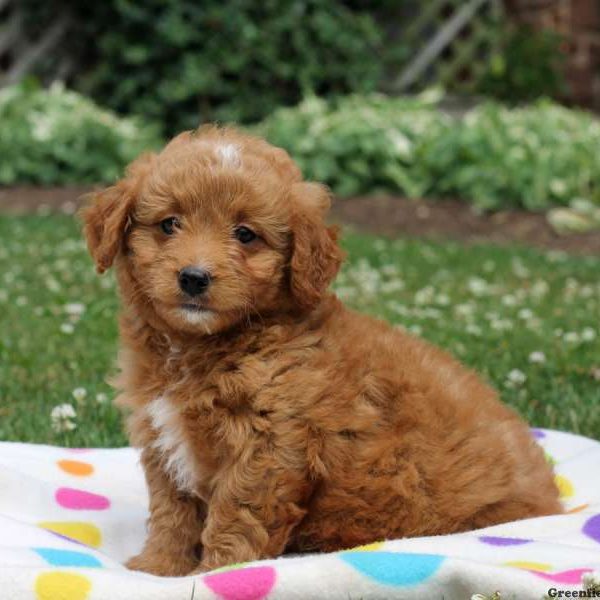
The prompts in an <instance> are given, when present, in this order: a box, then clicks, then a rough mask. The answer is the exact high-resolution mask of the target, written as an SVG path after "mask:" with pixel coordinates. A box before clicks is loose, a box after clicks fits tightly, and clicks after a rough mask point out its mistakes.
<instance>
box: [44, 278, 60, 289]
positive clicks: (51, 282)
mask: <svg viewBox="0 0 600 600" xmlns="http://www.w3.org/2000/svg"><path fill="white" fill-rule="evenodd" d="M44 283H45V284H46V288H48V291H50V292H58V291H59V290H60V283H58V281H56V279H54V277H48V278H47V279H46V281H45V282H44Z"/></svg>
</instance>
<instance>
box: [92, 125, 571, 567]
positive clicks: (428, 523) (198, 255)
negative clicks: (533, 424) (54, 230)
mask: <svg viewBox="0 0 600 600" xmlns="http://www.w3.org/2000/svg"><path fill="white" fill-rule="evenodd" d="M328 206H329V195H328V192H327V190H326V189H325V188H324V187H322V186H320V185H318V184H314V183H307V182H304V181H302V178H301V175H300V172H299V170H298V168H297V167H296V166H295V165H294V163H293V162H292V161H291V159H290V158H289V157H288V156H287V154H286V153H285V152H284V151H283V150H280V149H277V148H273V147H272V146H270V145H268V144H267V143H266V142H264V141H262V140H260V139H257V138H253V137H250V136H247V135H244V134H241V133H238V132H236V131H234V130H229V129H218V128H204V129H201V130H199V131H198V132H191V133H184V134H182V135H180V136H178V137H176V138H175V139H174V140H173V141H172V142H171V143H170V144H169V145H168V146H167V147H166V148H165V149H164V150H163V151H162V152H161V153H160V154H157V155H147V156H143V157H141V158H140V159H138V160H137V161H136V162H135V163H134V164H133V165H132V166H131V167H130V168H129V170H128V172H127V175H126V177H125V178H124V179H123V180H122V181H120V182H119V183H117V184H116V185H115V186H113V187H111V188H109V189H108V190H105V191H104V192H100V193H99V194H97V195H95V196H94V197H93V198H92V199H91V202H90V204H89V206H88V207H87V208H86V209H85V210H84V212H83V219H84V222H85V233H86V237H87V240H88V245H89V249H90V252H91V254H92V257H93V258H94V260H95V261H96V264H97V268H98V270H99V271H100V272H102V271H104V270H106V269H107V268H108V267H109V266H111V264H112V263H113V262H114V263H115V266H116V269H117V275H118V281H119V286H120V293H121V298H122V305H123V310H122V315H121V320H120V329H121V344H122V350H121V354H120V359H119V361H120V375H119V377H118V380H117V381H116V383H115V385H116V386H117V387H118V389H119V390H120V395H119V396H118V403H119V404H120V405H121V406H123V407H125V408H126V409H127V410H128V412H129V417H128V419H129V420H128V427H129V432H130V437H131V441H132V443H133V444H134V445H136V446H138V447H140V448H141V449H142V464H143V467H144V469H145V473H146V479H147V482H148V488H149V492H150V519H149V523H148V539H147V542H146V544H145V547H144V549H143V551H142V553H141V554H140V555H139V556H137V557H135V558H133V559H131V560H130V561H129V563H128V565H129V566H130V567H131V568H133V569H140V570H144V571H148V572H151V573H156V574H160V575H183V574H187V573H190V572H193V571H203V570H208V569H214V568H216V567H221V566H223V565H226V564H229V563H235V562H242V561H250V560H255V559H260V558H267V557H275V556H278V555H280V554H282V553H283V552H285V551H292V550H293V551H309V550H310V551H331V550H336V549H340V548H346V547H351V546H355V545H358V544H364V543H367V542H372V541H374V540H376V539H381V538H392V537H403V536H417V535H435V534H443V533H451V532H457V531H465V530H469V529H474V528H478V527H484V526H487V525H493V524H496V523H502V522H505V521H512V520H515V519H523V518H527V517H535V516H540V515H548V514H553V513H559V512H561V510H562V509H561V506H560V504H559V501H558V490H557V488H556V486H555V484H554V482H553V476H552V471H551V469H550V467H549V466H548V465H547V464H546V461H545V459H544V456H543V453H542V451H541V450H540V449H539V448H538V447H537V446H536V444H535V443H534V442H533V440H532V437H531V435H530V433H529V431H528V428H527V426H526V424H525V423H524V422H523V421H522V420H521V419H520V418H519V417H518V416H517V415H516V414H515V413H514V412H513V411H512V410H510V409H509V408H507V407H506V406H504V405H503V404H502V403H501V402H500V401H499V400H498V398H497V395H496V393H495V392H494V391H493V390H492V389H490V388H489V387H488V386H487V385H486V384H485V383H483V382H482V381H481V380H480V379H479V377H478V376H477V375H476V374H475V373H473V372H471V371H469V370H467V369H466V368H464V367H463V366H461V365H460V364H459V363H458V362H457V361H456V360H454V359H453V358H452V357H450V356H449V355H448V354H446V353H445V352H443V351H441V350H439V349H437V348H435V347H432V346H431V345H429V344H428V343H426V342H424V341H422V340H419V339H417V338H414V337H412V336H410V335H408V334H406V333H404V332H402V331H399V330H397V329H392V328H391V327H390V326H389V325H387V324H385V323H383V322H381V321H377V320H375V319H372V318H369V317H367V316H363V315H360V314H357V313H355V312H352V311H351V310H349V309H347V308H346V307H344V305H343V304H342V303H341V302H340V301H339V300H338V299H337V298H336V297H335V296H334V295H333V294H332V293H330V292H328V291H327V287H328V285H329V284H330V282H331V281H332V279H333V278H334V277H335V275H336V273H337V271H338V268H339V266H340V263H341V261H342V258H343V255H342V252H341V251H340V249H339V248H338V245H337V242H336V231H335V230H334V229H332V228H328V227H326V225H325V224H324V215H325V213H326V211H327V208H328ZM170 216H176V217H177V218H178V219H179V223H180V228H178V229H177V231H176V232H175V233H174V234H173V235H170V236H168V235H165V233H163V232H162V231H161V229H160V227H159V223H160V221H161V220H162V219H165V218H167V217H170ZM239 224H245V225H247V226H250V227H252V228H253V229H254V230H255V231H256V232H257V233H258V234H259V238H258V239H257V240H255V241H253V242H251V243H250V244H247V245H242V244H241V243H240V242H239V241H238V240H237V239H235V237H234V236H233V234H232V231H233V228H234V227H235V226H237V225H239ZM190 264H191V265H201V266H202V268H205V269H208V270H210V272H211V274H212V276H213V282H212V284H211V285H210V287H209V289H208V292H207V293H206V294H205V296H203V297H202V300H201V304H199V306H198V310H197V311H196V312H193V313H190V312H189V311H186V310H184V309H182V302H183V301H184V298H182V292H181V291H180V290H179V288H178V285H177V274H178V272H179V270H180V269H182V268H183V267H185V266H187V265H190Z"/></svg>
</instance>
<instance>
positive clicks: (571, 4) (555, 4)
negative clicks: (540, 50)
mask: <svg viewBox="0 0 600 600" xmlns="http://www.w3.org/2000/svg"><path fill="white" fill-rule="evenodd" d="M506 8H507V12H508V14H509V16H510V17H512V18H513V19H515V20H516V21H517V22H519V23H525V24H529V25H532V26H533V27H535V28H539V29H542V28H549V29H553V30H555V31H557V32H558V33H560V34H561V35H562V36H563V37H564V39H565V51H566V52H567V55H568V59H567V61H566V65H565V75H566V79H567V82H568V85H569V100H571V101H573V102H575V103H576V104H582V105H584V106H588V107H591V108H595V109H600V0H506Z"/></svg>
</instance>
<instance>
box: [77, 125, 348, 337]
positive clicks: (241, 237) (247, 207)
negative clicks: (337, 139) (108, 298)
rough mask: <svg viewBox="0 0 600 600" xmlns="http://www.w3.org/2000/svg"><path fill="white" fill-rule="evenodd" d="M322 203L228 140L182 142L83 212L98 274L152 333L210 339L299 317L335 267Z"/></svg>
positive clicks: (262, 155)
mask: <svg viewBox="0 0 600 600" xmlns="http://www.w3.org/2000/svg"><path fill="white" fill-rule="evenodd" d="M328 207H329V194H328V192H327V190H326V189H325V188H324V187H323V186H321V185H318V184H314V183H307V182H303V181H302V179H301V175H300V172H299V170H298V168H297V167H296V165H295V164H294V163H293V162H292V160H291V159H290V158H289V156H288V155H287V154H286V153H285V152H284V151H283V150H281V149H278V148H275V147H273V146H270V145H269V144H267V143H266V142H264V141H263V140H260V139H258V138H254V137H251V136H247V135H243V134H241V133H238V132H236V131H233V130H227V129H217V128H204V129H201V130H199V131H198V132H195V133H183V134H181V135H179V136H178V137H176V138H175V139H174V140H172V141H171V142H170V143H169V144H168V145H167V146H166V147H165V149H164V150H163V151H162V152H161V153H160V154H157V155H144V156H142V157H140V158H139V159H137V160H136V161H135V162H134V163H132V164H131V165H130V166H129V168H128V170H127V173H126V176H125V178H124V179H122V180H121V181H120V182H118V183H117V184H116V185H114V186H112V187H110V188H108V189H107V190H104V191H102V192H100V193H99V194H96V195H95V196H94V197H93V198H92V201H91V203H90V204H89V206H88V207H87V208H85V209H84V211H83V219H84V223H85V235H86V238H87V242H88V247H89V250H90V253H91V255H92V257H93V259H94V261H95V262H96V266H97V269H98V271H99V272H100V273H102V272H103V271H105V270H106V269H108V268H109V267H110V266H111V265H112V264H113V262H115V264H116V267H117V270H118V276H119V283H120V286H121V289H122V293H123V294H124V296H125V301H126V302H127V303H128V304H130V305H133V306H134V307H136V308H137V312H138V313H139V314H140V315H141V316H146V317H147V318H149V319H151V320H152V321H153V323H155V324H159V326H161V327H165V328H172V329H176V330H178V331H187V332H194V333H203V334H210V333H216V332H218V331H221V330H223V329H225V328H227V327H230V326H232V325H234V324H236V323H239V322H244V321H245V320H246V319H248V318H249V317H252V316H253V315H266V314H273V313H276V312H278V311H294V310H296V311H298V310H301V311H302V310H311V309H312V308H314V307H315V306H316V305H317V304H318V303H319V301H320V300H321V298H322V296H323V294H324V292H325V290H326V288H327V286H328V285H329V283H330V282H331V280H332V279H333V278H334V277H335V275H336V273H337V271H338V268H339V266H340V263H341V260H342V253H341V251H340V250H339V248H338V246H337V243H336V235H335V231H334V230H333V229H331V228H327V227H326V226H325V224H324V221H323V218H324V215H325V213H326V212H327V209H328Z"/></svg>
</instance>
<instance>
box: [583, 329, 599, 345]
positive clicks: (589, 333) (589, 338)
mask: <svg viewBox="0 0 600 600" xmlns="http://www.w3.org/2000/svg"><path fill="white" fill-rule="evenodd" d="M581 339H582V340H583V341H584V342H593V341H594V340H595V339H596V330H595V329H593V328H592V327H586V328H585V329H584V330H583V331H582V332H581Z"/></svg>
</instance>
